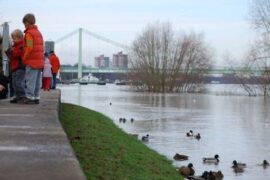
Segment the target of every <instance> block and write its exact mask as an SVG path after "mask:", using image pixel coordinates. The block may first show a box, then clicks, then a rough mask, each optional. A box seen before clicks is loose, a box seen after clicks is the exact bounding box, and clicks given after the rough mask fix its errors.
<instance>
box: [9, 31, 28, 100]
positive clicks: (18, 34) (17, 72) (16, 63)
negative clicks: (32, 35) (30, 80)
mask: <svg viewBox="0 0 270 180" xmlns="http://www.w3.org/2000/svg"><path fill="white" fill-rule="evenodd" d="M11 38H12V41H13V45H12V47H10V48H8V49H7V50H6V54H7V56H8V57H9V59H10V69H11V72H12V73H11V75H12V86H13V89H14V95H15V97H14V98H13V99H12V100H10V103H18V101H20V100H22V99H24V98H25V90H24V88H25V81H24V77H25V66H24V65H23V62H22V55H23V45H24V39H23V32H22V31H21V30H19V29H16V30H14V31H13V32H12V33H11Z"/></svg>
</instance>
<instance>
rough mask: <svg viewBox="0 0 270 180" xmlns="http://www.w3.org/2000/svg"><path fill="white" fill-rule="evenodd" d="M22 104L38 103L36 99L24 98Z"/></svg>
mask: <svg viewBox="0 0 270 180" xmlns="http://www.w3.org/2000/svg"><path fill="white" fill-rule="evenodd" d="M19 103H20V104H36V103H35V100H31V99H28V98H25V99H23V100H22V101H20V102H19Z"/></svg>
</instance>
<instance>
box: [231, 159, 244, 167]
mask: <svg viewBox="0 0 270 180" xmlns="http://www.w3.org/2000/svg"><path fill="white" fill-rule="evenodd" d="M233 166H239V167H243V168H245V167H247V164H246V163H240V162H237V161H236V160H234V161H233Z"/></svg>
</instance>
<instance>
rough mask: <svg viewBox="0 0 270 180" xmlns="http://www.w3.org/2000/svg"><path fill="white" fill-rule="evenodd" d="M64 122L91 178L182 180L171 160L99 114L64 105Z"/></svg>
mask: <svg viewBox="0 0 270 180" xmlns="http://www.w3.org/2000/svg"><path fill="white" fill-rule="evenodd" d="M61 122H62V125H63V127H64V129H65V131H66V133H67V135H68V138H69V140H70V142H71V145H72V147H73V149H74V151H75V154H76V156H77V157H78V159H79V161H80V164H81V166H82V169H83V171H84V173H85V174H86V176H87V178H88V179H116V180H125V179H131V180H133V179H138V180H142V179H145V180H152V179H164V180H165V179H166V180H167V179H182V177H181V176H180V175H179V174H178V173H177V172H176V170H175V168H174V167H173V166H172V164H171V161H169V160H168V159H166V158H165V157H164V156H162V155H160V154H158V153H157V152H155V151H153V150H151V149H149V148H148V147H147V146H146V145H144V144H143V143H141V142H140V141H139V140H137V139H136V138H135V137H132V136H129V135H127V134H126V133H125V132H123V131H122V130H121V129H120V128H118V127H117V126H116V125H115V124H114V123H113V122H112V120H111V119H109V118H108V117H106V116H104V115H102V114H100V113H98V112H95V111H92V110H89V109H87V108H83V107H80V106H76V105H71V104H61Z"/></svg>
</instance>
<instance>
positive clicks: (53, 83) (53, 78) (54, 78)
mask: <svg viewBox="0 0 270 180" xmlns="http://www.w3.org/2000/svg"><path fill="white" fill-rule="evenodd" d="M56 75H57V74H54V73H53V74H52V89H55V88H56Z"/></svg>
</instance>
